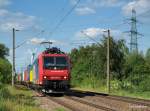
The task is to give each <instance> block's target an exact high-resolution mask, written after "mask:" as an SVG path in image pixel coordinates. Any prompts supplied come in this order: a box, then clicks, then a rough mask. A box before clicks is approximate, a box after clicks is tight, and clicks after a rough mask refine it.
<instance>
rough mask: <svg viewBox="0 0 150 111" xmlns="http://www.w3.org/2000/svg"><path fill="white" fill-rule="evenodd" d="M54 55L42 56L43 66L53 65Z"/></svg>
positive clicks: (46, 67)
mask: <svg viewBox="0 0 150 111" xmlns="http://www.w3.org/2000/svg"><path fill="white" fill-rule="evenodd" d="M54 64H55V62H54V57H44V68H45V69H48V68H49V67H50V66H54Z"/></svg>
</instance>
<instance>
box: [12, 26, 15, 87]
mask: <svg viewBox="0 0 150 111" xmlns="http://www.w3.org/2000/svg"><path fill="white" fill-rule="evenodd" d="M14 75H15V28H13V63H12V86H14Z"/></svg>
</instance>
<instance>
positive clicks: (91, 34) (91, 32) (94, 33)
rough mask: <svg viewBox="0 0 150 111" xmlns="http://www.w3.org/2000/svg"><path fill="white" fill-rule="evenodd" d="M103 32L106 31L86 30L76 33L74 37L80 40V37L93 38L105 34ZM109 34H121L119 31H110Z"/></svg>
mask: <svg viewBox="0 0 150 111" xmlns="http://www.w3.org/2000/svg"><path fill="white" fill-rule="evenodd" d="M104 31H106V29H103V28H95V27H92V28H87V29H83V30H81V31H79V32H77V33H76V37H78V38H81V37H86V36H89V37H92V38H95V37H98V36H101V35H104V34H105V32H104ZM110 32H111V35H113V36H118V35H120V34H121V31H119V30H113V29H111V30H110Z"/></svg>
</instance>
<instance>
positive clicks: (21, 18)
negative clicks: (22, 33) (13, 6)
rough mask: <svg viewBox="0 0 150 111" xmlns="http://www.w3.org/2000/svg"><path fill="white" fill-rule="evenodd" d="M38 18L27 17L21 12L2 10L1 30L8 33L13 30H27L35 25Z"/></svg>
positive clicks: (0, 13) (0, 16)
mask: <svg viewBox="0 0 150 111" xmlns="http://www.w3.org/2000/svg"><path fill="white" fill-rule="evenodd" d="M35 21H36V17H35V16H29V15H25V14H24V13H21V12H10V11H8V10H5V9H0V30H1V31H8V30H11V29H12V28H16V29H19V30H26V29H28V28H31V27H32V26H33V25H35Z"/></svg>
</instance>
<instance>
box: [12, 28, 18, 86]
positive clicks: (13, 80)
mask: <svg viewBox="0 0 150 111" xmlns="http://www.w3.org/2000/svg"><path fill="white" fill-rule="evenodd" d="M15 31H19V30H16V29H15V28H13V63H12V86H14V82H15V75H16V73H15V72H16V71H15V70H16V69H15V49H16V46H15Z"/></svg>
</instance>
